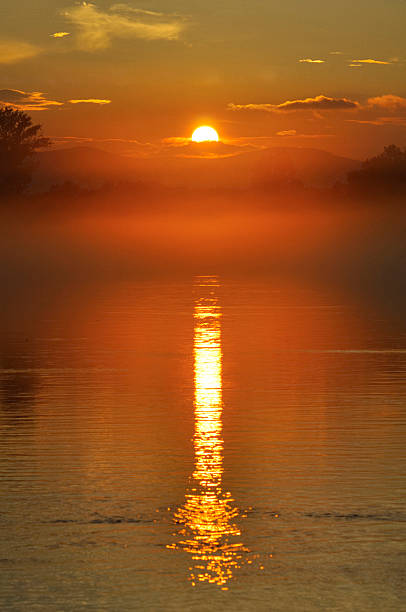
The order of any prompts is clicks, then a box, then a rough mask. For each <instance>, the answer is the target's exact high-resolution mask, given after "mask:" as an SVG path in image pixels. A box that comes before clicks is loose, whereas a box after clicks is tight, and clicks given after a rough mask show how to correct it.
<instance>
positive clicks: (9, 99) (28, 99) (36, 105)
mask: <svg viewBox="0 0 406 612" xmlns="http://www.w3.org/2000/svg"><path fill="white" fill-rule="evenodd" d="M0 104H7V105H9V106H12V107H13V108H16V109H18V110H23V111H40V110H47V109H49V108H52V107H58V106H63V102H57V101H56V100H48V99H47V98H46V97H45V96H44V94H43V93H42V92H41V91H31V92H27V91H20V90H19V89H0Z"/></svg>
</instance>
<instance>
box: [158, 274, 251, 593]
mask: <svg viewBox="0 0 406 612" xmlns="http://www.w3.org/2000/svg"><path fill="white" fill-rule="evenodd" d="M198 286H199V293H200V294H201V296H199V297H198V299H197V300H196V303H195V312H194V318H195V331H194V386H195V396H194V408H195V434H194V450H195V469H194V472H193V475H192V479H191V480H192V483H193V486H192V487H191V488H190V489H189V490H188V492H187V494H186V501H185V504H184V505H183V506H182V507H181V508H179V510H178V511H177V512H176V513H175V520H176V522H177V523H180V524H182V525H184V528H183V529H182V530H181V531H180V534H181V535H182V536H185V537H184V539H182V540H181V541H180V542H178V543H177V544H175V545H173V546H170V547H171V548H172V547H175V548H182V549H184V550H185V551H187V552H188V553H190V554H191V555H192V558H193V561H194V564H192V567H191V574H190V579H191V581H192V583H193V584H194V585H195V584H196V583H197V582H210V583H214V584H217V585H219V586H221V587H222V588H227V587H225V584H226V583H227V582H228V581H229V580H230V579H231V578H232V577H233V574H234V571H235V569H236V568H237V567H239V566H240V565H241V559H242V553H243V552H244V551H245V550H246V549H244V547H243V545H242V544H241V542H239V536H240V535H241V532H240V530H239V529H238V527H237V526H236V525H235V524H234V523H233V522H232V521H233V519H235V517H236V516H237V515H238V509H237V508H233V507H232V505H231V504H232V502H233V499H232V498H231V494H230V493H224V492H223V491H222V475H223V471H224V468H223V446H224V443H223V439H222V428H223V425H222V410H223V399H222V359H223V355H222V348H221V308H220V306H219V303H218V299H217V297H216V295H215V288H216V286H218V283H217V281H216V279H215V278H213V277H204V278H200V279H198Z"/></svg>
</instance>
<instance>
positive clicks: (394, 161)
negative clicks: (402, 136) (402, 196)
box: [348, 145, 406, 195]
mask: <svg viewBox="0 0 406 612" xmlns="http://www.w3.org/2000/svg"><path fill="white" fill-rule="evenodd" d="M348 184H349V186H350V187H351V188H353V190H355V191H357V192H366V193H376V194H377V195H379V194H388V195H389V194H395V193H401V192H404V191H406V149H403V150H402V149H401V148H400V147H397V146H396V145H389V146H387V147H385V148H384V151H383V153H381V154H380V155H377V156H376V157H372V158H371V159H367V160H366V161H364V162H363V164H362V167H361V169H360V170H354V171H353V172H350V173H349V174H348Z"/></svg>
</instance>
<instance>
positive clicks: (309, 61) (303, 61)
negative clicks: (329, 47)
mask: <svg viewBox="0 0 406 612" xmlns="http://www.w3.org/2000/svg"><path fill="white" fill-rule="evenodd" d="M299 64H325V60H320V59H310V57H308V58H306V59H300V60H299Z"/></svg>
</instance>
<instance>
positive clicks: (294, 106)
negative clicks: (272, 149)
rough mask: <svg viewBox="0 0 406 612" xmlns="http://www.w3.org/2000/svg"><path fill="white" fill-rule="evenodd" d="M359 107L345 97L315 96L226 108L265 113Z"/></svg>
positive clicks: (231, 104)
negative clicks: (278, 102)
mask: <svg viewBox="0 0 406 612" xmlns="http://www.w3.org/2000/svg"><path fill="white" fill-rule="evenodd" d="M358 107H359V104H358V102H354V101H353V100H348V99H347V98H329V97H327V96H316V97H315V98H305V99H303V100H287V101H286V102H282V103H281V104H234V103H232V102H231V103H230V104H228V109H229V110H232V111H244V110H251V111H252V110H253V111H264V112H267V113H280V112H286V111H302V110H320V111H323V110H350V109H356V108H358Z"/></svg>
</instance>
